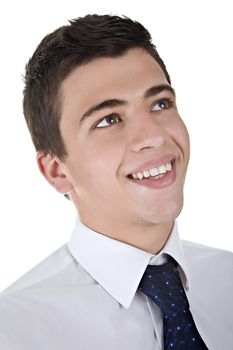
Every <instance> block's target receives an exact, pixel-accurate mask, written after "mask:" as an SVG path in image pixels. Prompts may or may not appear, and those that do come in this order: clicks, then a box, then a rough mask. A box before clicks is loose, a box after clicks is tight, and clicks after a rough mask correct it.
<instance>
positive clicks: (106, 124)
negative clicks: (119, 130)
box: [94, 113, 120, 129]
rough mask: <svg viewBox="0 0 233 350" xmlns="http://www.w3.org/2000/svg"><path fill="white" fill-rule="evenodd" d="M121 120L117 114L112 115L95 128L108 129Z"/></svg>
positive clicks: (103, 119)
mask: <svg viewBox="0 0 233 350" xmlns="http://www.w3.org/2000/svg"><path fill="white" fill-rule="evenodd" d="M119 121H120V119H119V117H118V115H117V114H115V113H112V114H109V115H107V116H106V117H104V118H102V119H101V120H100V121H99V122H98V123H97V124H96V125H95V126H94V129H95V128H107V127H109V126H111V125H113V124H117V123H119Z"/></svg>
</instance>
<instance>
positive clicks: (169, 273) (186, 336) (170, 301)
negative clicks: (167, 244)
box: [139, 257, 208, 350]
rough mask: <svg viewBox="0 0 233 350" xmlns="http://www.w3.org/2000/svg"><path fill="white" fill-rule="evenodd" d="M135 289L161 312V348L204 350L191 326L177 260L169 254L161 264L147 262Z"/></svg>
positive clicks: (191, 321)
mask: <svg viewBox="0 0 233 350" xmlns="http://www.w3.org/2000/svg"><path fill="white" fill-rule="evenodd" d="M139 290H140V291H141V292H143V293H145V294H146V295H147V296H148V297H150V298H151V299H152V300H153V301H154V302H155V303H156V304H157V305H158V306H159V307H160V309H161V311H162V314H163V333H164V350H172V349H176V350H208V349H207V347H206V345H205V344H204V342H203V340H202V338H201V336H200V334H199V333H198V330H197V328H196V326H195V323H194V320H193V317H192V314H191V312H190V309H189V302H188V299H187V297H186V295H185V291H184V289H183V286H182V283H181V280H180V275H179V272H178V271H177V262H176V261H175V260H174V259H173V258H172V257H169V260H168V262H166V263H165V264H163V265H148V266H147V268H146V271H145V273H144V275H143V277H142V279H141V282H140V284H139Z"/></svg>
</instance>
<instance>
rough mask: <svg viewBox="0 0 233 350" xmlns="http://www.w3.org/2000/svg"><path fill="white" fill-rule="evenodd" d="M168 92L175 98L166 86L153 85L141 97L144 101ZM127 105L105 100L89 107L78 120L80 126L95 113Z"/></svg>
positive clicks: (169, 87)
mask: <svg viewBox="0 0 233 350" xmlns="http://www.w3.org/2000/svg"><path fill="white" fill-rule="evenodd" d="M163 91H168V92H170V93H171V94H172V95H173V96H174V97H176V94H175V90H174V89H173V88H172V87H171V86H170V85H168V84H161V85H155V86H152V87H150V88H149V89H148V90H146V91H145V93H144V95H143V97H144V99H146V98H149V97H151V96H155V95H158V94H159V93H160V92H163ZM127 104H128V103H127V102H126V101H124V100H118V99H110V100H105V101H103V102H100V103H98V104H96V105H94V106H91V107H90V108H88V110H87V111H86V112H85V113H84V114H83V115H82V118H81V119H80V122H79V124H80V126H82V125H83V124H84V122H85V121H86V120H87V119H89V118H90V117H91V116H92V115H93V114H94V113H95V112H98V111H100V110H102V109H104V108H113V107H118V106H125V105H127Z"/></svg>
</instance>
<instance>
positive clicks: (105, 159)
mask: <svg viewBox="0 0 233 350" xmlns="http://www.w3.org/2000/svg"><path fill="white" fill-rule="evenodd" d="M152 87H155V88H153V89H151V88H152ZM61 92H62V117H61V123H60V128H61V134H62V137H63V139H64V142H65V145H66V148H67V152H68V157H67V159H66V160H65V162H64V164H63V165H64V169H65V173H66V176H67V178H68V180H69V182H70V183H71V184H72V186H73V193H72V196H73V200H74V202H75V205H76V207H77V209H78V212H79V216H80V218H81V220H82V221H83V223H84V224H86V225H87V226H89V227H91V228H93V229H96V230H97V231H98V229H99V230H102V232H104V230H105V229H106V230H107V229H108V227H112V229H113V230H116V231H117V230H118V229H122V227H125V228H127V227H130V226H131V227H133V226H135V225H136V226H137V225H141V226H148V225H154V224H164V223H168V222H172V221H173V220H174V219H175V218H176V217H177V216H178V214H179V212H180V210H181V208H182V205H183V185H184V180H185V174H186V170H187V165H188V159H189V137H188V133H187V130H186V127H185V125H184V123H183V121H182V120H181V118H180V116H179V114H178V111H177V107H176V102H175V96H174V95H173V92H172V90H171V89H170V85H169V84H168V82H167V80H166V78H165V75H164V73H163V71H162V69H161V68H160V67H159V65H158V64H157V62H156V61H155V60H154V59H153V58H152V57H151V56H150V55H149V54H148V53H146V52H145V51H144V50H142V49H139V48H136V49H131V50H129V51H128V53H126V54H125V55H123V56H121V57H117V58H100V59H96V60H93V61H92V62H90V63H88V64H86V65H83V66H80V67H78V68H77V69H75V70H74V71H72V73H71V74H70V75H69V76H68V77H67V78H66V79H65V81H64V82H63V84H62V86H61ZM107 100H108V102H107V103H104V104H102V106H101V105H100V104H101V103H103V101H107ZM97 105H100V106H99V107H98V108H95V110H90V109H92V107H93V106H94V107H96V106H97ZM87 111H89V112H87ZM164 166H165V167H164ZM165 171H167V172H166V173H164V172H165ZM143 172H145V173H144V175H145V176H146V178H144V179H142V180H140V178H141V177H142V173H143ZM150 172H151V174H152V175H153V176H151V175H150ZM138 173H141V175H140V174H139V175H138V177H139V178H135V179H134V178H133V177H135V176H136V174H138ZM130 174H131V175H130ZM133 174H134V175H133ZM149 175H150V177H147V176H149Z"/></svg>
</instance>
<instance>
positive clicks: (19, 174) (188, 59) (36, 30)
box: [0, 0, 233, 290]
mask: <svg viewBox="0 0 233 350" xmlns="http://www.w3.org/2000/svg"><path fill="white" fill-rule="evenodd" d="M137 3H139V5H137ZM230 5H231V1H229V2H228V1H224V0H222V1H216V2H215V1H213V0H212V1H197V0H195V1H194V0H193V1H187V0H186V1H175V0H171V1H165V0H163V1H161V0H160V1H156V0H153V1H143V2H141V1H138V2H136V1H134V2H133V1H128V2H127V1H125V0H124V1H121V0H118V1H112V2H109V1H103V0H102V1H101V0H98V1H88V0H85V1H83V2H81V1H77V0H76V1H69V0H66V1H62V2H61V1H60V2H59V1H56V2H55V1H54V2H51V1H50V2H49V1H48V0H47V1H22V0H21V1H15V2H13V1H8V2H7V3H5V5H0V16H1V17H0V39H1V54H0V73H1V75H0V77H1V82H0V88H1V114H0V118H1V127H0V150H1V158H0V159H1V163H0V164H1V165H0V166H1V168H0V169H1V171H0V184H1V202H0V203H1V207H0V210H1V219H0V290H2V289H4V288H5V287H7V286H8V285H9V284H10V283H12V282H13V281H14V280H15V279H17V278H18V277H19V276H21V275H22V274H23V273H24V272H26V271H27V270H29V269H30V268H31V267H32V266H34V265H35V264H37V263H38V262H39V261H41V260H42V259H43V258H45V257H46V256H47V255H49V254H50V253H51V252H53V251H54V250H55V249H57V248H58V247H59V246H60V245H62V244H63V243H65V242H66V241H67V240H68V239H69V236H70V233H71V230H72V228H73V224H74V219H75V215H76V213H75V210H74V208H73V206H72V203H70V202H69V201H68V200H66V199H65V198H63V197H62V196H61V195H59V194H58V193H56V192H55V191H54V190H53V189H52V188H51V187H50V186H49V185H48V184H47V182H46V181H45V180H44V179H43V178H42V175H41V174H40V173H39V171H38V169H37V165H36V161H35V151H34V148H33V146H32V143H31V139H30V136H29V133H28V130H27V128H26V124H25V122H24V118H23V114H22V107H21V100H22V89H23V81H22V77H21V76H22V75H23V74H24V66H25V63H26V61H27V60H28V58H29V57H30V56H31V55H32V53H33V51H34V50H35V48H36V46H37V44H38V43H39V42H40V40H41V39H42V37H44V36H45V35H46V34H47V33H49V32H51V31H53V30H54V29H56V28H57V27H59V26H61V25H64V24H67V20H68V19H72V18H75V17H79V16H84V15H86V14H87V13H98V14H105V13H108V14H110V13H111V14H118V15H127V16H129V17H130V18H132V19H134V20H138V21H139V22H141V23H142V24H143V25H144V26H145V27H146V28H147V29H148V30H149V31H150V32H151V34H152V37H153V41H154V43H155V44H156V45H157V48H158V51H159V53H160V55H161V56H162V58H163V59H164V61H165V63H166V65H167V68H168V71H169V73H170V75H171V78H172V84H173V86H174V87H175V89H176V92H177V98H178V106H179V110H180V114H181V115H182V117H183V119H184V121H185V123H186V125H187V127H188V129H189V132H190V138H191V161H190V166H189V171H188V177H187V181H186V187H185V207H184V210H183V212H182V214H181V215H180V217H179V219H178V223H179V228H180V234H181V237H182V238H184V239H187V240H192V241H195V242H200V243H203V244H206V245H211V246H215V247H220V248H223V249H228V250H233V238H232V216H233V213H232V197H233V183H232V176H233V174H232V173H233V165H232V150H233V137H232V133H233V124H232V119H233V114H232V113H233V112H232V110H233V108H232V104H233V98H232V78H233V68H232V67H233V53H232V45H233V38H232V34H233V21H232V17H233V16H232V10H231V7H230Z"/></svg>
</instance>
